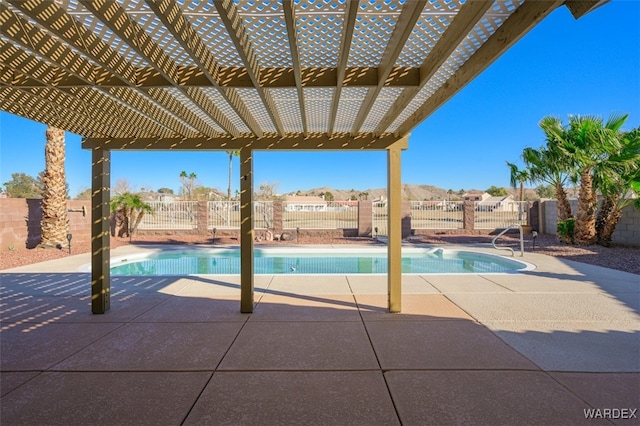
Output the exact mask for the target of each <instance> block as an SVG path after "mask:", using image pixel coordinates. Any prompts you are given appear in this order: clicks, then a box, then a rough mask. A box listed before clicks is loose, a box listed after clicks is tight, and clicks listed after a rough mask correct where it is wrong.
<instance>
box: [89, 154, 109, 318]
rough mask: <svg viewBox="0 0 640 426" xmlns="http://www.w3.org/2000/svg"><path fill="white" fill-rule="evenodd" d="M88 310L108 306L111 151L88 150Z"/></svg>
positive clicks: (94, 311)
mask: <svg viewBox="0 0 640 426" xmlns="http://www.w3.org/2000/svg"><path fill="white" fill-rule="evenodd" d="M91 161H92V164H91V174H92V178H91V312H93V313H94V314H104V313H105V312H106V311H108V310H109V308H110V307H111V306H110V305H111V303H110V298H109V297H110V290H111V275H110V272H109V263H110V262H109V261H110V259H109V257H110V256H109V246H110V244H109V214H110V209H109V191H110V187H111V177H110V174H111V152H110V151H108V150H104V149H94V150H92V151H91Z"/></svg>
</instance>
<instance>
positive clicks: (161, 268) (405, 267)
mask: <svg viewBox="0 0 640 426" xmlns="http://www.w3.org/2000/svg"><path fill="white" fill-rule="evenodd" d="M254 255H255V257H254V273H255V274H315V275H317V274H386V273H387V250H386V248H358V249H357V250H354V249H353V248H344V249H343V248H330V249H327V248H324V249H312V248H295V249H294V248H266V249H255V251H254ZM533 268H534V266H533V265H531V264H529V263H526V262H522V261H519V260H515V259H510V258H505V257H502V256H497V255H492V254H488V253H481V252H474V251H466V250H450V249H442V248H432V249H426V248H405V249H403V250H402V273H403V274H478V273H510V272H518V271H524V270H531V269H533ZM239 273H240V250H239V249H237V248H217V249H216V248H206V249H205V248H201V249H181V250H166V251H160V252H157V253H148V254H142V255H134V256H126V257H116V258H113V259H111V274H113V275H196V274H215V275H237V274H239Z"/></svg>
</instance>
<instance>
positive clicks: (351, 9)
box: [327, 0, 358, 136]
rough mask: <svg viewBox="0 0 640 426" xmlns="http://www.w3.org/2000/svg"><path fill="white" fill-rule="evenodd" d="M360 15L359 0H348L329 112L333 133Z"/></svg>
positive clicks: (330, 133) (330, 128)
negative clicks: (334, 86) (354, 32)
mask: <svg viewBox="0 0 640 426" xmlns="http://www.w3.org/2000/svg"><path fill="white" fill-rule="evenodd" d="M357 16H358V0H347V4H346V10H345V19H344V22H343V23H342V36H341V40H340V55H339V56H338V66H337V72H338V75H337V78H336V90H335V91H334V93H333V100H332V101H331V112H330V113H329V128H328V130H327V133H328V134H329V135H330V136H331V135H333V129H334V128H335V126H336V117H337V116H338V107H339V106H340V98H341V95H342V85H343V81H344V77H345V74H346V70H347V61H348V59H349V52H350V50H351V40H352V39H353V29H354V28H355V22H356V17H357Z"/></svg>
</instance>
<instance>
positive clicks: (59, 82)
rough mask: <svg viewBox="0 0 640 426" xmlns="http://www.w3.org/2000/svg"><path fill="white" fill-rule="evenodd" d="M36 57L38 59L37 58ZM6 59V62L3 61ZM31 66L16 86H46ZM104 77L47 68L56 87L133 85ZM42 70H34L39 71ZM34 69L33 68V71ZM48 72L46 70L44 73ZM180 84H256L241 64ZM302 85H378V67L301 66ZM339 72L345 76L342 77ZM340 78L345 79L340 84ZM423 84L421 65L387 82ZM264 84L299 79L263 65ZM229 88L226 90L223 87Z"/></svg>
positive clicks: (146, 76) (162, 83)
mask: <svg viewBox="0 0 640 426" xmlns="http://www.w3.org/2000/svg"><path fill="white" fill-rule="evenodd" d="M34 59H37V58H35V57H34ZM3 62H4V61H3ZM26 69H30V68H21V69H20V70H16V71H15V76H14V80H15V81H14V82H13V84H14V85H15V86H16V87H23V88H26V89H29V88H32V87H42V86H43V84H42V83H39V82H38V81H37V80H34V79H28V78H27V77H32V76H33V75H31V74H30V75H28V76H27V75H26V73H25V70H26ZM100 70H101V68H98V71H96V72H97V73H100V74H102V77H100V78H98V77H96V79H95V81H89V80H86V79H82V78H79V77H77V76H75V75H74V74H72V73H70V72H68V71H67V70H65V69H64V68H61V67H57V66H53V65H49V67H48V68H47V71H49V72H50V73H51V75H55V79H51V81H50V82H49V83H48V84H49V85H51V86H53V87H58V88H64V89H67V88H72V87H95V88H102V89H110V88H113V87H132V85H133V83H127V82H124V81H122V80H121V79H119V78H118V77H116V76H114V75H113V74H111V73H110V72H108V71H100ZM38 71H39V70H35V69H34V70H33V72H38ZM30 72H32V71H30ZM42 73H44V69H43V71H42V72H40V74H42ZM136 73H137V74H138V78H137V80H136V82H135V87H136V88H138V89H153V88H159V89H162V88H167V87H176V86H175V85H173V84H171V83H170V82H169V81H167V79H166V78H164V77H163V76H162V75H160V74H159V73H158V72H157V71H154V69H153V68H148V67H144V68H138V69H137V70H136ZM179 74H180V83H179V84H178V86H179V87H185V88H189V87H197V88H212V87H213V88H220V89H221V90H222V89H242V88H253V83H252V82H251V80H250V79H249V77H248V76H247V74H246V71H245V68H239V67H221V68H220V69H219V72H218V75H219V76H220V82H219V84H218V85H217V86H216V85H214V84H213V83H211V82H210V81H209V80H208V79H207V78H206V77H205V76H204V74H202V72H201V70H200V68H197V67H179ZM300 75H301V86H302V87H303V88H306V87H318V88H321V87H331V88H333V87H335V88H337V87H340V90H341V89H342V87H343V86H344V87H375V86H376V85H377V84H378V75H379V70H378V68H371V67H347V68H346V69H345V70H343V71H342V72H340V71H339V70H338V69H336V68H317V67H311V68H301V69H300ZM339 75H342V76H341V77H339ZM338 81H341V83H340V84H338ZM419 84H420V68H411V67H398V66H394V67H393V69H392V70H391V74H389V77H387V80H386V81H385V83H384V86H385V87H407V88H416V87H418V86H419ZM260 86H261V87H262V88H265V89H287V88H295V87H296V81H295V77H294V75H293V69H291V68H263V69H262V70H261V74H260ZM223 91H225V90H223ZM225 92H226V93H236V92H235V91H234V90H227V91H225Z"/></svg>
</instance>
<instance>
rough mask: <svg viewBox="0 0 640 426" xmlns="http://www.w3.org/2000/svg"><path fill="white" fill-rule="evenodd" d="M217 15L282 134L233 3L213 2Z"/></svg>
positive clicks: (228, 0) (217, 0)
mask: <svg viewBox="0 0 640 426" xmlns="http://www.w3.org/2000/svg"><path fill="white" fill-rule="evenodd" d="M213 3H214V5H215V6H216V9H217V10H218V13H219V14H220V19H221V20H222V22H223V23H224V26H225V27H226V29H227V32H228V33H229V37H230V38H231V40H232V41H233V44H234V45H235V46H236V50H237V51H238V55H239V56H240V58H241V59H242V62H243V63H244V66H245V68H246V72H247V75H248V76H249V78H250V79H251V82H252V83H253V87H254V88H255V89H256V91H257V92H258V96H259V97H260V99H261V100H262V104H263V105H264V108H265V110H266V111H267V113H268V114H269V117H270V118H271V121H272V122H273V125H274V126H275V128H276V130H277V132H278V133H279V134H280V135H283V134H284V127H283V126H282V121H281V120H280V117H279V116H278V112H277V110H276V106H275V103H274V101H273V99H272V98H271V94H270V93H269V92H268V91H267V90H265V89H263V88H262V87H261V86H260V66H259V64H258V60H257V59H256V55H255V52H254V51H253V48H252V47H251V42H250V41H249V36H248V35H247V32H246V30H245V28H244V25H243V24H242V18H241V17H240V14H239V13H238V8H237V6H236V5H235V3H234V2H233V0H213Z"/></svg>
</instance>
